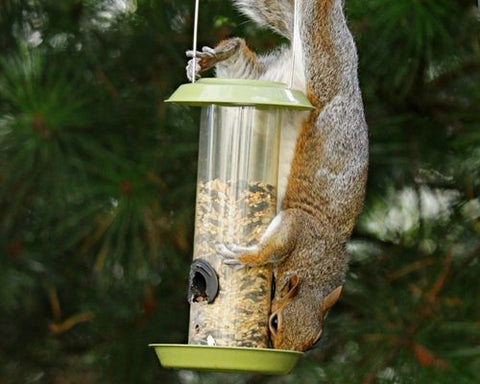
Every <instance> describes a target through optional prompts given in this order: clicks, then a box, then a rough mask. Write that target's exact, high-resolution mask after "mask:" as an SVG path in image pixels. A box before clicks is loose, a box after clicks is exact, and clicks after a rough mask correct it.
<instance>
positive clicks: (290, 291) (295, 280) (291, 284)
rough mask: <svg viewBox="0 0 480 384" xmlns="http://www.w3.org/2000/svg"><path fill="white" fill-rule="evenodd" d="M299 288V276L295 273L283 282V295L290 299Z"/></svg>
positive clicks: (295, 294)
mask: <svg viewBox="0 0 480 384" xmlns="http://www.w3.org/2000/svg"><path fill="white" fill-rule="evenodd" d="M299 288H300V278H299V277H298V276H297V275H293V276H292V277H290V278H289V279H288V281H287V282H286V283H285V286H284V288H283V295H284V297H286V298H289V299H291V298H293V297H295V296H297V294H298V289H299Z"/></svg>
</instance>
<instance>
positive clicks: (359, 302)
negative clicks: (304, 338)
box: [0, 0, 480, 384]
mask: <svg viewBox="0 0 480 384" xmlns="http://www.w3.org/2000/svg"><path fill="white" fill-rule="evenodd" d="M193 3H194V2H193V0H192V1H177V0H136V1H135V0H62V1H55V0H28V1H27V0H0V257H1V268H0V382H1V383H5V384H10V383H22V384H23V383H55V384H61V383H87V384H88V383H153V382H163V383H182V384H190V383H191V384H196V383H207V382H208V383H362V384H368V383H452V382H455V383H478V382H480V302H479V300H480V299H479V298H480V284H479V279H480V260H479V253H480V236H479V235H480V198H479V195H478V194H479V191H480V14H479V11H478V10H477V8H476V7H475V3H476V2H475V1H474V0H457V1H451V0H424V1H417V0H347V1H346V11H347V14H348V18H349V23H350V26H351V29H352V32H353V34H354V35H355V38H356V40H357V44H358V51H359V56H360V81H361V86H362V89H363V93H364V101H365V107H366V115H367V121H368V123H369V128H370V137H371V166H370V176H369V184H368V193H367V202H366V206H365V210H364V212H363V214H362V216H361V218H360V220H359V222H358V225H357V229H356V232H355V234H354V236H353V238H352V241H351V242H350V244H349V252H350V254H351V268H350V272H349V275H348V283H347V285H346V289H345V292H344V295H343V296H342V300H341V302H340V303H339V304H338V305H337V306H336V307H335V309H334V311H332V313H331V315H330V316H329V319H328V322H327V327H326V330H325V336H324V338H323V339H322V342H321V343H320V345H319V346H318V348H316V349H314V350H312V351H310V352H309V353H308V354H307V355H306V357H305V358H303V359H302V360H301V363H300V364H299V366H298V367H297V368H296V369H295V370H294V372H293V373H292V374H291V375H288V376H285V377H268V376H249V375H218V374H198V373H195V372H188V371H180V372H177V371H168V370H164V369H162V368H161V367H160V366H159V364H158V363H157V360H156V357H155V355H154V353H153V351H152V350H151V349H149V348H148V347H147V344H148V343H151V342H169V343H185V342H186V338H187V322H188V306H187V303H186V289H187V274H188V268H189V264H190V262H191V254H192V249H191V248H192V238H193V215H194V202H195V195H194V194H195V182H196V156H197V153H196V151H197V142H198V137H197V135H198V131H197V129H198V115H199V114H198V110H197V109H189V108H187V107H179V106H171V105H169V106H166V105H165V104H164V103H163V100H164V99H165V98H167V97H168V96H169V95H170V94H171V93H172V91H173V90H174V89H175V88H176V87H177V86H178V85H179V84H181V83H182V82H185V81H186V79H185V70H184V68H185V65H186V58H185V56H184V52H185V50H187V49H189V48H190V46H191V35H192V24H193V22H192V13H193ZM201 6H202V8H201V14H200V29H199V32H200V36H199V43H200V46H201V45H210V46H212V45H215V43H216V42H217V41H218V40H220V39H222V38H225V37H228V36H234V35H239V36H244V37H245V38H246V39H247V41H248V42H249V44H250V45H251V46H252V47H254V48H255V49H256V50H258V51H266V50H269V49H271V48H273V47H275V46H277V45H278V44H282V43H284V42H282V41H281V40H280V39H279V38H278V37H277V36H275V35H274V34H273V33H270V32H268V31H265V30H260V29H258V28H257V27H256V26H255V25H254V24H253V23H252V22H249V21H247V20H246V19H245V18H244V17H243V16H241V15H240V14H239V13H238V12H237V11H235V10H234V9H233V7H232V5H231V2H230V1H224V0H203V1H201Z"/></svg>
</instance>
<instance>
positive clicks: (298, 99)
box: [166, 78, 313, 110]
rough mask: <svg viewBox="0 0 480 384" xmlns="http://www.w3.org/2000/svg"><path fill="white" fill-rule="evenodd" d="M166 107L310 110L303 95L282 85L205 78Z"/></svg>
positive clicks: (186, 87)
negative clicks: (261, 107)
mask: <svg viewBox="0 0 480 384" xmlns="http://www.w3.org/2000/svg"><path fill="white" fill-rule="evenodd" d="M166 102H167V103H175V104H184V105H193V106H205V105H210V104H218V105H232V106H264V107H265V106H275V107H285V108H293V109H300V110H309V109H313V106H312V104H310V102H309V101H308V99H307V97H306V96H305V94H304V93H303V92H301V91H299V90H295V89H290V88H287V86H286V85H285V84H284V83H279V82H273V81H261V80H244V79H219V78H205V79H200V80H198V81H196V82H195V83H190V84H184V85H181V86H180V87H179V88H178V89H177V90H176V91H175V92H174V93H173V95H172V96H170V98H169V99H168V100H166Z"/></svg>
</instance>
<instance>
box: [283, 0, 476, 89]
mask: <svg viewBox="0 0 480 384" xmlns="http://www.w3.org/2000/svg"><path fill="white" fill-rule="evenodd" d="M479 1H480V0H479ZM297 3H298V2H297V0H293V34H292V67H291V73H290V83H289V85H288V88H290V89H291V88H292V87H293V78H294V76H295V53H296V51H297V41H298V38H297V37H298V30H297V25H298V9H297Z"/></svg>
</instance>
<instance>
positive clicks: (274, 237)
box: [217, 210, 299, 268]
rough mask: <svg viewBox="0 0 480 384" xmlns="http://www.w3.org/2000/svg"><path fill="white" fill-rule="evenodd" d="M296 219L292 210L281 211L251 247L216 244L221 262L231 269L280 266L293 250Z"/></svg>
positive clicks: (296, 216)
mask: <svg viewBox="0 0 480 384" xmlns="http://www.w3.org/2000/svg"><path fill="white" fill-rule="evenodd" d="M298 218H299V216H298V215H296V212H295V211H294V210H286V211H281V212H280V213H279V214H278V215H277V216H275V218H274V219H273V220H272V222H271V223H270V224H269V226H268V227H267V229H266V231H265V233H264V234H263V235H262V238H261V239H260V242H259V243H258V244H257V245H255V246H252V247H241V246H238V245H235V244H228V245H226V244H218V245H217V250H218V252H219V253H220V256H221V257H223V259H224V260H223V262H224V263H225V264H227V265H230V266H232V267H236V268H241V267H244V266H249V267H253V266H261V265H266V264H273V265H278V264H280V263H281V262H282V261H283V260H284V259H285V258H286V257H287V256H288V255H289V254H290V253H291V252H292V250H293V249H294V248H295V245H296V239H297V230H298V228H299V226H298V223H297V221H298Z"/></svg>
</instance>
